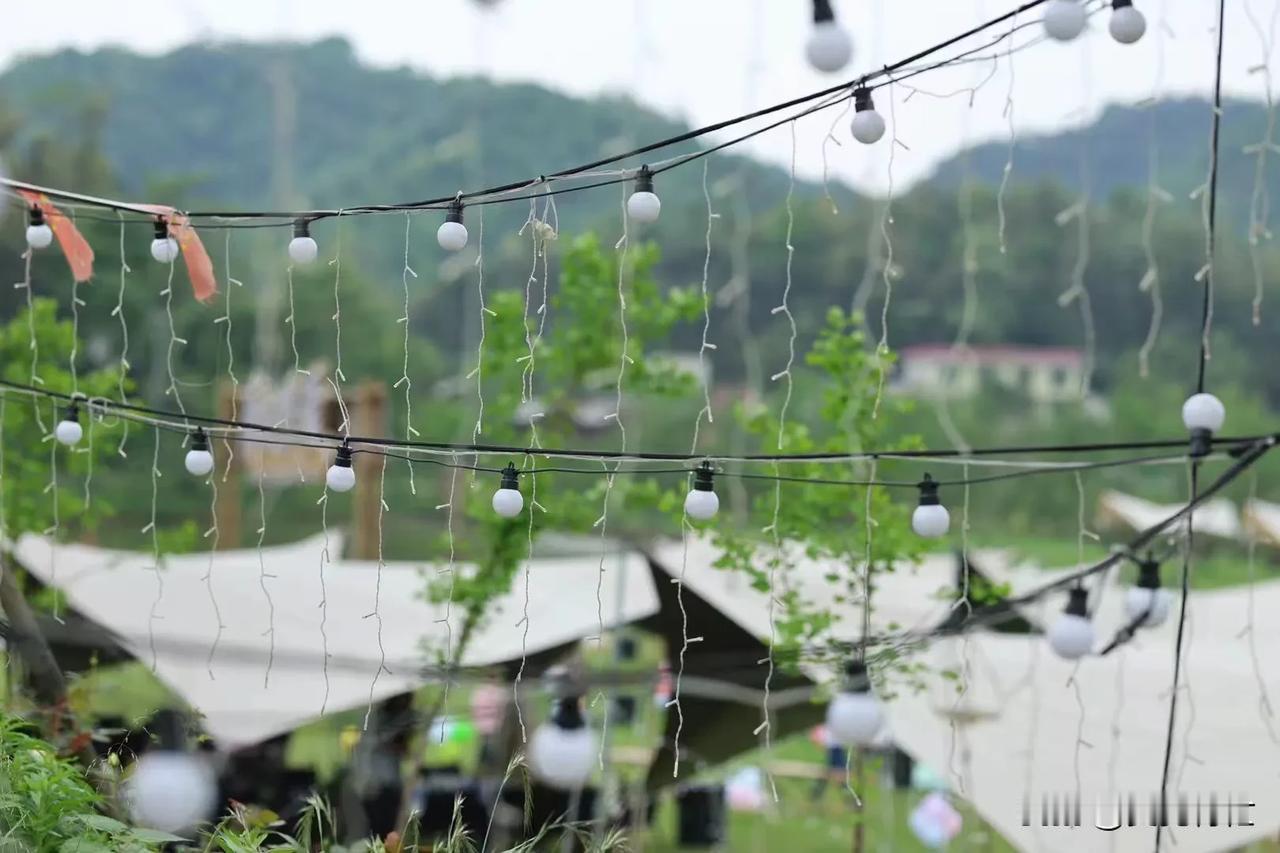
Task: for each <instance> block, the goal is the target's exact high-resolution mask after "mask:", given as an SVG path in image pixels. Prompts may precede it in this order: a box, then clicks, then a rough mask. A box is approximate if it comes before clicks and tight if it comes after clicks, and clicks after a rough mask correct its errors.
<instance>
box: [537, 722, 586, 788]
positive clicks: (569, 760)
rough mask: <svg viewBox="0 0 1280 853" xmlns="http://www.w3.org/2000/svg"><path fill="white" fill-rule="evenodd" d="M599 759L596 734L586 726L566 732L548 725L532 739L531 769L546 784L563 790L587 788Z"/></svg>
mask: <svg viewBox="0 0 1280 853" xmlns="http://www.w3.org/2000/svg"><path fill="white" fill-rule="evenodd" d="M598 757H599V751H598V748H597V746H596V736H595V732H593V731H592V730H591V729H590V728H588V727H587V726H581V727H579V728H576V729H566V728H561V727H560V726H558V725H556V724H555V723H545V724H543V725H541V726H539V727H538V729H537V731H535V732H534V733H533V737H532V738H531V739H530V740H529V770H530V771H532V773H533V775H534V776H536V777H537V778H538V779H540V780H541V781H542V782H543V783H544V784H546V785H549V786H551V787H552V788H557V789H559V790H562V791H574V790H577V789H579V788H581V787H582V786H583V785H585V784H586V783H587V780H588V779H590V778H591V771H592V768H594V767H595V765H596V761H597V760H598Z"/></svg>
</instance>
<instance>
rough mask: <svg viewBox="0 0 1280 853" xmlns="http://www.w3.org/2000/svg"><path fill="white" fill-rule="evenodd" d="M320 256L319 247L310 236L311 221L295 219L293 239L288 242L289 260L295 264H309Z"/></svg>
mask: <svg viewBox="0 0 1280 853" xmlns="http://www.w3.org/2000/svg"><path fill="white" fill-rule="evenodd" d="M319 254H320V247H319V246H317V245H316V241H315V238H314V237H312V236H311V221H310V220H308V219H295V220H294V221H293V239H292V240H290V241H289V260H291V261H293V262H294V263H295V264H309V263H312V262H314V261H315V259H316V257H317V256H318V255H319Z"/></svg>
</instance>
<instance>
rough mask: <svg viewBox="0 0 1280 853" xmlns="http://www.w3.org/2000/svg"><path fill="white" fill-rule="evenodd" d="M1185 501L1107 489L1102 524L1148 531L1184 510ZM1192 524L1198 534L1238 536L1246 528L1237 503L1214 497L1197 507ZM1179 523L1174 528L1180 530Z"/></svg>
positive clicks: (1100, 506) (1101, 504)
mask: <svg viewBox="0 0 1280 853" xmlns="http://www.w3.org/2000/svg"><path fill="white" fill-rule="evenodd" d="M1184 506H1185V504H1157V503H1152V502H1151V501H1148V500H1145V499H1143V498H1139V497H1135V496H1133V495H1126V494H1124V493H1123V492H1116V491H1110V490H1108V491H1105V492H1103V493H1102V494H1101V495H1099V496H1098V525H1099V526H1100V527H1112V528H1114V527H1123V528H1125V529H1127V530H1145V529H1147V528H1148V527H1152V526H1153V525H1156V524H1159V523H1160V522H1162V521H1164V520H1165V519H1166V518H1168V517H1169V516H1171V515H1173V514H1175V513H1176V512H1178V511H1179V510H1181V509H1182V508H1183V507H1184ZM1191 523H1192V526H1193V527H1194V528H1195V532H1196V533H1203V534H1207V535H1209V536H1217V537H1219V538H1222V539H1238V538H1240V536H1241V535H1242V533H1243V531H1244V528H1243V527H1242V526H1241V524H1240V514H1239V513H1238V512H1236V507H1235V504H1233V503H1232V502H1231V501H1230V500H1228V499H1227V498H1214V499H1212V500H1209V501H1205V503H1203V504H1201V505H1200V506H1199V507H1197V508H1196V511H1195V513H1194V518H1193V519H1192V522H1191ZM1177 529H1178V526H1177V525H1174V526H1172V527H1171V528H1170V532H1171V533H1173V532H1176V531H1177Z"/></svg>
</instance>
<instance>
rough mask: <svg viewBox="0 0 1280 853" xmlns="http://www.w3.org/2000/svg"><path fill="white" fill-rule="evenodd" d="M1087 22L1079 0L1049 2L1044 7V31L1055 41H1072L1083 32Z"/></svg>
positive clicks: (1051, 0)
mask: <svg viewBox="0 0 1280 853" xmlns="http://www.w3.org/2000/svg"><path fill="white" fill-rule="evenodd" d="M1087 22H1088V16H1087V15H1086V14H1085V9H1084V5H1083V4H1082V3H1081V2H1080V0H1049V2H1048V4H1047V5H1046V6H1045V7H1044V31H1045V33H1047V34H1048V36H1049V38H1051V39H1054V40H1055V41H1072V40H1073V39H1075V38H1076V36H1078V35H1080V34H1081V33H1082V32H1084V27H1085V24H1086V23H1087Z"/></svg>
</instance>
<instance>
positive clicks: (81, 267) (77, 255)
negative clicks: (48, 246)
mask: <svg viewBox="0 0 1280 853" xmlns="http://www.w3.org/2000/svg"><path fill="white" fill-rule="evenodd" d="M18 194H19V195H21V196H22V197H23V198H24V199H25V200H26V202H27V203H28V204H30V205H31V206H32V207H38V208H39V209H40V212H41V213H43V214H44V221H45V223H47V224H48V226H49V227H50V228H51V229H52V230H53V236H54V237H57V238H58V247H59V248H60V249H62V254H63V257H65V258H66V259H67V265H68V266H69V267H71V275H72V276H73V277H74V278H75V280H76V281H88V280H89V279H91V278H93V247H92V246H90V245H89V241H88V240H86V239H84V235H83V234H81V233H80V231H79V229H77V228H76V226H75V223H74V222H72V221H71V220H70V219H68V218H67V216H66V214H64V213H63V212H62V211H61V210H58V208H56V207H54V205H53V202H51V201H49V197H48V196H47V195H45V194H44V193H37V192H32V191H31V190H22V189H20V190H18Z"/></svg>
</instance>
